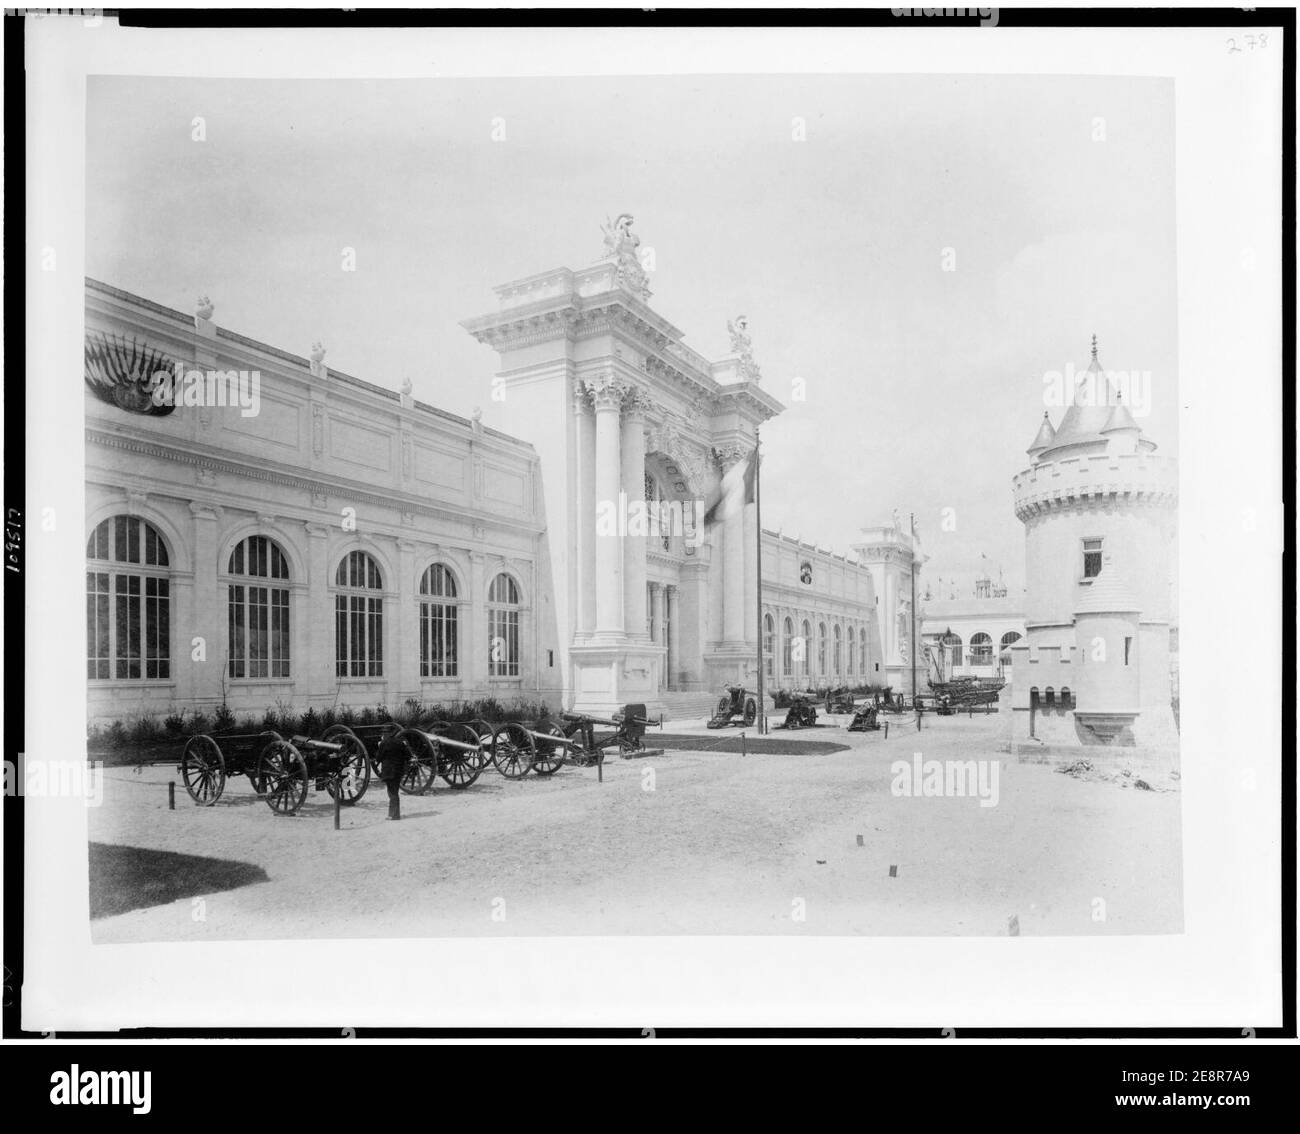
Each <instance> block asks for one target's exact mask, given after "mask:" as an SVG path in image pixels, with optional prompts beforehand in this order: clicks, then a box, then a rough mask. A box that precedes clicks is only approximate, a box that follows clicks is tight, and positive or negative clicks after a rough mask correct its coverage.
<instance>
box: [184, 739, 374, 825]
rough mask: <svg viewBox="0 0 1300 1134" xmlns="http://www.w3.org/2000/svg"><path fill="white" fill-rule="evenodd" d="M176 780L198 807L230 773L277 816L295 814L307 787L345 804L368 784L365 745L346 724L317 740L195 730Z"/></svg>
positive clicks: (215, 796) (212, 799)
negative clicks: (240, 778) (244, 779)
mask: <svg viewBox="0 0 1300 1134" xmlns="http://www.w3.org/2000/svg"><path fill="white" fill-rule="evenodd" d="M180 774H181V780H182V781H183V782H184V784H185V790H186V792H188V793H189V796H190V798H191V799H192V800H194V802H195V803H196V804H198V805H199V806H200V807H211V806H212V805H213V804H214V803H216V802H217V800H219V799H220V798H221V795H222V793H223V792H224V791H225V788H226V781H227V779H228V778H229V777H230V776H247V777H248V780H249V783H250V784H252V787H253V791H255V792H256V793H257V794H258V795H259V796H261V797H262V798H264V799H265V800H266V805H267V806H268V807H269V808H270V809H271V810H272V811H274V812H275V813H276V814H279V815H294V814H296V813H297V811H298V809H299V808H300V807H302V805H303V803H304V802H305V801H306V798H307V789H308V786H309V785H310V784H311V783H312V782H313V781H314V782H315V785H316V790H317V791H320V790H324V791H327V792H329V794H330V796H331V797H333V796H336V795H337V796H338V797H339V801H340V802H341V803H345V804H347V805H348V806H351V805H352V804H354V803H356V802H358V801H359V800H360V799H361V797H362V796H363V795H365V794H366V789H367V788H368V787H369V786H370V761H369V760H368V759H367V753H366V749H365V745H364V744H362V743H361V741H360V740H358V739H357V737H356V736H354V735H353V734H352V732H351V730H349V729H348V728H347V726H346V725H334V726H332V727H330V728H328V729H326V730H325V732H324V734H323V735H322V736H321V737H319V738H312V737H307V736H295V737H293V738H292V739H290V740H286V739H285V738H284V737H282V736H281V735H280V734H279V733H278V732H274V731H271V730H267V731H259V732H226V733H199V734H198V735H196V736H192V737H190V739H189V740H188V741H187V742H186V744H185V748H184V750H183V751H182V753H181V762H180Z"/></svg>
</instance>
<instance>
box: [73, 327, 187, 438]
mask: <svg viewBox="0 0 1300 1134" xmlns="http://www.w3.org/2000/svg"><path fill="white" fill-rule="evenodd" d="M176 369H177V367H176V363H175V361H174V360H173V359H172V358H171V357H170V356H168V355H167V354H165V353H164V352H163V351H161V350H158V349H157V348H155V347H151V346H149V344H148V343H146V342H143V341H142V340H139V339H137V338H135V336H134V335H133V336H131V337H130V338H126V337H124V336H122V335H113V334H108V333H106V332H103V331H90V332H87V334H86V371H85V380H86V385H87V386H88V387H90V390H91V392H92V393H94V395H95V396H96V397H97V398H99V399H100V400H101V401H104V402H107V403H108V404H109V405H114V406H117V407H118V408H119V409H124V410H126V411H127V412H129V413H144V414H151V415H153V416H155V417H164V416H166V415H167V414H169V413H171V412H172V411H173V410H174V409H175V408H176V407H175V406H174V405H172V404H171V399H166V400H162V399H160V400H158V401H155V399H154V396H153V395H154V391H155V390H156V389H157V388H158V385H159V383H160V382H161V381H163V380H164V379H167V380H170V379H171V378H172V377H173V376H174V375H175V373H176Z"/></svg>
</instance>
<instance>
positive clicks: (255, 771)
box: [244, 729, 284, 795]
mask: <svg viewBox="0 0 1300 1134" xmlns="http://www.w3.org/2000/svg"><path fill="white" fill-rule="evenodd" d="M257 739H258V740H260V741H262V743H263V745H266V744H270V743H271V741H273V740H283V739H284V737H282V736H281V735H280V734H279V733H278V732H275V731H273V730H271V729H267V731H266V732H263V733H259V734H258V737H257ZM244 774H245V775H246V776H247V777H248V782H249V783H250V784H252V785H253V791H254V793H255V794H257V795H264V794H265V791H264V789H263V786H262V760H261V754H260V753H259V754H258V759H256V760H254V761H253V762H252V763H250V764H249V765H248V767H247V768H246V769H245V771H244Z"/></svg>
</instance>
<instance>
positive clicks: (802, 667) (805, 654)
mask: <svg viewBox="0 0 1300 1134" xmlns="http://www.w3.org/2000/svg"><path fill="white" fill-rule="evenodd" d="M799 644H800V646H801V651H800V654H799V657H798V659H797V660H798V662H799V676H800V677H807V676H808V669H809V656H810V655H811V654H812V627H811V626H810V625H809V624H808V619H806V618H805V619H804V620H803V633H802V635H801V637H800V639H799Z"/></svg>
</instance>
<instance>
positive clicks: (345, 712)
mask: <svg viewBox="0 0 1300 1134" xmlns="http://www.w3.org/2000/svg"><path fill="white" fill-rule="evenodd" d="M338 723H339V724H345V725H354V724H356V723H357V713H356V710H355V709H353V707H352V706H351V705H344V706H343V708H341V709H340V710H339V719H338Z"/></svg>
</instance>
